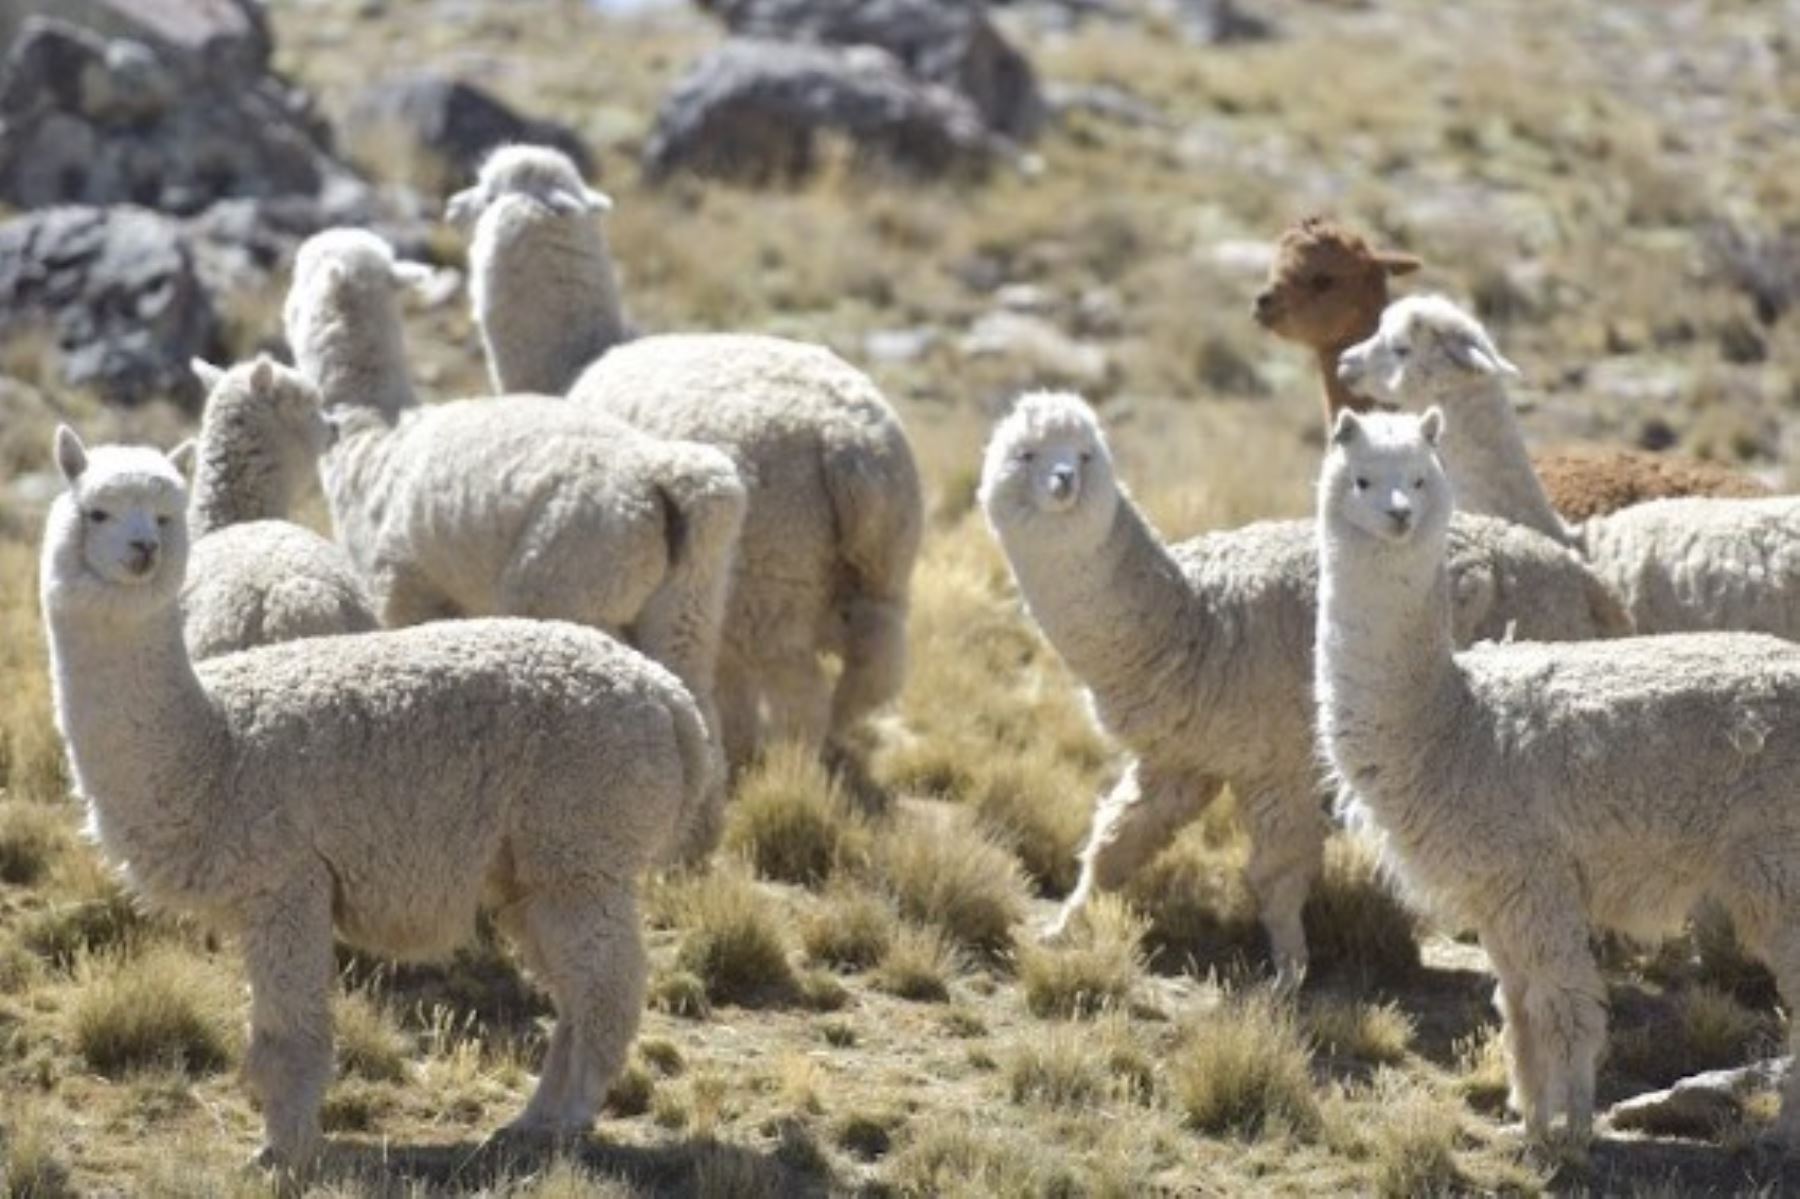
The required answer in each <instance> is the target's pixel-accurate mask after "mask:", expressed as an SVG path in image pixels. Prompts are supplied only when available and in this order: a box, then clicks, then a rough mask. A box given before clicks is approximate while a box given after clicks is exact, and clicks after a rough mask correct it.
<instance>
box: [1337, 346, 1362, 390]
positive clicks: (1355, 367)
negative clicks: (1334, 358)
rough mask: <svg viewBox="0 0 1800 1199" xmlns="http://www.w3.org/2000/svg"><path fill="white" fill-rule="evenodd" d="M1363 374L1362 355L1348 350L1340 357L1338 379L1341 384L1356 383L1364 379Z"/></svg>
mask: <svg viewBox="0 0 1800 1199" xmlns="http://www.w3.org/2000/svg"><path fill="white" fill-rule="evenodd" d="M1362 373H1363V360H1362V355H1360V354H1357V353H1355V352H1354V351H1348V350H1347V351H1345V352H1344V353H1342V354H1340V355H1338V364H1337V377H1338V382H1339V383H1355V382H1356V381H1357V380H1359V379H1361V378H1362Z"/></svg>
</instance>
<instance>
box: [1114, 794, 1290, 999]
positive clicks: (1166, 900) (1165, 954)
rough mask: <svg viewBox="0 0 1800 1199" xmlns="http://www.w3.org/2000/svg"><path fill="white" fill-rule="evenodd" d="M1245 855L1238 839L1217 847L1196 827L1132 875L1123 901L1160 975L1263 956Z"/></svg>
mask: <svg viewBox="0 0 1800 1199" xmlns="http://www.w3.org/2000/svg"><path fill="white" fill-rule="evenodd" d="M1213 806H1214V807H1218V806H1219V805H1218V803H1217V801H1215V802H1214V805H1213ZM1245 853H1246V843H1245V842H1244V841H1243V840H1242V838H1241V836H1240V837H1238V838H1237V839H1236V840H1234V841H1232V842H1230V843H1228V844H1226V845H1223V846H1220V845H1215V844H1213V843H1212V842H1211V841H1210V840H1209V837H1208V834H1207V825H1206V824H1204V823H1203V824H1199V825H1193V826H1190V827H1188V828H1187V829H1185V830H1183V831H1182V833H1181V834H1180V835H1179V836H1177V837H1176V838H1175V841H1174V843H1173V844H1171V845H1170V846H1169V848H1168V849H1166V850H1164V851H1163V852H1162V853H1161V854H1158V855H1157V856H1156V857H1155V858H1153V859H1152V860H1151V861H1150V862H1149V863H1148V864H1147V865H1146V866H1145V867H1144V868H1143V869H1142V870H1139V871H1138V872H1137V874H1135V875H1133V876H1132V879H1131V881H1130V882H1129V883H1127V884H1126V886H1125V889H1124V895H1125V898H1126V899H1127V901H1128V902H1129V903H1130V904H1131V906H1132V908H1133V909H1135V910H1136V911H1137V912H1139V913H1141V914H1142V915H1143V917H1144V918H1145V921H1146V928H1145V930H1144V948H1145V950H1146V952H1147V953H1148V954H1149V958H1150V961H1151V962H1152V964H1154V965H1155V966H1156V967H1157V968H1158V969H1161V970H1184V969H1197V968H1200V967H1204V966H1209V965H1221V966H1228V965H1230V964H1232V963H1234V962H1237V961H1243V960H1247V959H1249V958H1250V957H1252V956H1254V955H1256V954H1260V953H1262V952H1263V951H1264V939H1263V933H1262V926H1261V925H1259V924H1258V923H1257V920H1256V901H1255V900H1254V899H1252V898H1251V896H1250V890H1249V888H1248V887H1246V886H1245V885H1244V878H1243V869H1244V857H1245Z"/></svg>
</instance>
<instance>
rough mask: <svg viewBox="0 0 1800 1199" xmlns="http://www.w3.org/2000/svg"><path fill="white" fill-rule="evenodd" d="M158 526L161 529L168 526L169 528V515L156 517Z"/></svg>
mask: <svg viewBox="0 0 1800 1199" xmlns="http://www.w3.org/2000/svg"><path fill="white" fill-rule="evenodd" d="M156 527H157V528H159V529H166V528H168V527H169V518H168V517H166V516H159V517H157V518H156Z"/></svg>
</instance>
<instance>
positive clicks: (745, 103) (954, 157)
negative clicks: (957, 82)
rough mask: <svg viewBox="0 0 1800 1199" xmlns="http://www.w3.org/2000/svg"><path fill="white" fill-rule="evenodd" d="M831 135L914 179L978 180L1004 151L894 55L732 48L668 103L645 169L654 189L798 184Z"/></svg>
mask: <svg viewBox="0 0 1800 1199" xmlns="http://www.w3.org/2000/svg"><path fill="white" fill-rule="evenodd" d="M827 133H831V134H838V135H842V136H843V137H844V138H846V139H847V140H848V141H849V143H850V144H851V145H852V146H853V148H854V155H855V158H856V161H857V163H858V165H859V166H864V167H867V166H874V165H879V166H881V167H884V168H887V169H892V170H897V171H899V172H901V173H904V174H908V175H914V176H925V177H929V176H938V175H944V174H947V173H952V172H961V171H979V170H981V169H983V168H985V167H986V166H987V165H988V164H989V162H990V161H991V158H992V156H993V153H994V151H995V144H994V142H993V139H992V138H991V137H990V136H989V134H988V133H987V130H986V129H985V127H984V125H983V123H982V120H981V117H980V115H979V114H978V113H977V112H976V111H975V109H974V107H973V106H972V105H971V104H970V103H969V102H968V101H967V100H965V99H964V98H963V97H962V96H960V95H958V94H957V93H955V92H953V91H951V90H950V89H948V88H944V87H939V86H937V85H935V84H928V83H921V82H919V81H918V80H916V79H914V78H913V77H912V76H911V75H909V74H907V73H906V71H905V70H904V69H902V67H901V66H900V64H899V62H898V61H897V60H895V58H894V57H893V56H892V55H891V54H888V53H886V52H885V51H883V50H879V49H876V48H875V47H873V46H854V47H848V48H845V47H835V46H816V45H805V44H800V43H790V42H768V41H758V40H753V39H745V38H733V39H731V40H730V41H728V42H726V43H725V44H724V45H723V46H721V47H719V48H718V49H717V50H715V51H713V52H712V53H711V54H708V55H707V56H706V57H705V58H703V59H701V60H700V62H699V63H697V64H696V65H695V66H694V67H693V68H692V69H691V70H690V71H689V72H688V74H687V75H686V76H685V77H684V78H683V79H682V80H681V81H680V82H679V83H677V84H676V86H675V89H674V91H673V92H671V93H670V94H669V97H668V98H667V99H666V100H665V101H664V102H663V106H662V109H661V110H660V111H659V112H658V114H657V120H656V128H655V130H654V131H653V132H652V133H651V136H650V138H649V140H648V141H647V142H646V143H645V147H644V168H645V171H646V173H647V174H648V175H649V177H650V178H651V179H653V180H656V179H662V178H665V177H667V176H669V175H671V174H673V173H675V172H677V171H691V172H694V173H696V174H700V175H704V176H709V177H714V178H728V179H735V180H738V181H740V182H748V183H763V184H766V183H775V182H783V181H791V180H795V179H799V178H802V177H804V176H805V175H806V174H808V173H809V172H810V171H811V170H812V169H813V168H814V167H815V166H816V165H817V162H818V157H819V138H820V135H821V134H827Z"/></svg>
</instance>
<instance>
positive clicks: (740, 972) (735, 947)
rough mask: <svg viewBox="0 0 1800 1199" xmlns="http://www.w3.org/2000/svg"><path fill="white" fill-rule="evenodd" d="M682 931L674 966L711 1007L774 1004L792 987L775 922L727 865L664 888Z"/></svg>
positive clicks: (763, 900) (789, 967)
mask: <svg viewBox="0 0 1800 1199" xmlns="http://www.w3.org/2000/svg"><path fill="white" fill-rule="evenodd" d="M667 885H668V886H669V887H670V888H672V889H673V895H672V896H671V898H670V902H671V904H672V906H673V910H674V912H675V919H676V923H677V924H678V926H679V927H680V928H681V930H682V937H681V946H680V948H679V949H678V950H677V951H676V953H675V965H676V968H677V969H679V970H684V971H686V972H688V973H689V974H692V975H693V976H694V977H695V978H698V979H699V980H700V981H701V983H702V984H704V986H705V988H706V995H707V998H709V999H710V1000H712V1002H714V1003H736V1004H742V1005H745V1006H755V1005H759V1004H768V1003H779V1002H782V1001H785V1000H787V999H790V998H792V997H793V996H794V995H795V993H796V991H797V988H798V980H797V979H796V978H795V976H794V968H793V966H792V965H791V963H790V962H789V960H788V945H787V938H786V936H785V935H784V933H783V930H782V924H781V921H780V920H779V919H778V918H777V917H776V915H775V913H774V911H773V909H772V907H771V905H770V903H769V901H768V900H767V899H766V898H765V897H764V896H763V894H762V893H761V892H760V891H758V890H757V888H756V884H755V883H753V882H751V881H750V879H748V878H746V877H745V876H744V874H743V873H742V872H741V871H740V870H737V869H734V868H731V867H719V868H717V869H714V870H712V871H711V872H709V873H707V874H704V875H700V876H697V877H692V878H687V879H682V880H679V881H677V882H673V883H670V884H667Z"/></svg>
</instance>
